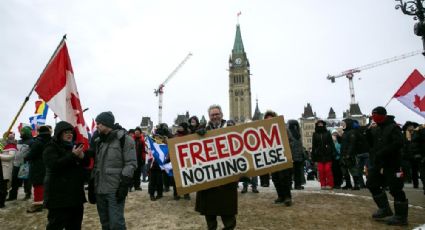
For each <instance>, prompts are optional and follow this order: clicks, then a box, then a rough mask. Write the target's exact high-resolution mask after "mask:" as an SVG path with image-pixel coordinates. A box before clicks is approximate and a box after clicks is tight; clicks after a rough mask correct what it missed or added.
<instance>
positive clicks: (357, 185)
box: [352, 176, 360, 190]
mask: <svg viewBox="0 0 425 230" xmlns="http://www.w3.org/2000/svg"><path fill="white" fill-rule="evenodd" d="M353 180H354V187H353V188H352V190H360V185H359V184H360V183H359V182H360V178H359V177H358V176H353Z"/></svg>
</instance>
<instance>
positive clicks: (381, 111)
mask: <svg viewBox="0 0 425 230" xmlns="http://www.w3.org/2000/svg"><path fill="white" fill-rule="evenodd" d="M373 113H376V114H379V115H387V110H386V109H385V108H384V107H382V106H378V107H376V108H374V109H373V110H372V114H373Z"/></svg>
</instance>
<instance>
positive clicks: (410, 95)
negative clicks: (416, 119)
mask: <svg viewBox="0 0 425 230" xmlns="http://www.w3.org/2000/svg"><path fill="white" fill-rule="evenodd" d="M393 98H396V99H397V100H398V101H400V102H401V103H402V104H403V105H405V106H406V107H407V108H409V109H410V110H412V111H413V112H415V113H417V114H419V115H420V116H422V117H425V78H424V76H423V75H422V74H421V73H420V72H419V71H418V70H417V69H415V70H414V71H413V72H412V73H411V74H410V76H409V77H408V78H407V80H406V81H405V82H404V83H403V85H402V86H401V87H400V89H399V90H398V91H397V92H396V93H395V94H394V96H393Z"/></svg>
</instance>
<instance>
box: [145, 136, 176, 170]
mask: <svg viewBox="0 0 425 230" xmlns="http://www.w3.org/2000/svg"><path fill="white" fill-rule="evenodd" d="M147 139H148V146H149V149H150V150H151V151H152V156H153V158H154V160H155V161H156V162H158V165H159V167H160V168H161V169H162V170H165V172H167V174H168V175H169V176H173V168H172V166H171V162H168V163H165V159H166V158H167V156H168V145H166V144H158V143H156V142H155V141H153V140H152V138H151V137H147Z"/></svg>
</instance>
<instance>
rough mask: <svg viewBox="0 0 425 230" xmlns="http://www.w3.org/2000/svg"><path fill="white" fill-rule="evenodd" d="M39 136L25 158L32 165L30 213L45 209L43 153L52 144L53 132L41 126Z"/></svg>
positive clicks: (28, 210)
mask: <svg viewBox="0 0 425 230" xmlns="http://www.w3.org/2000/svg"><path fill="white" fill-rule="evenodd" d="M37 131H38V135H37V137H36V138H34V143H33V144H32V145H31V149H30V151H29V153H28V155H27V156H26V157H25V158H24V160H25V161H28V162H29V164H30V170H29V175H28V176H29V178H28V179H29V180H30V183H31V184H32V187H33V189H34V203H33V204H32V205H31V206H30V207H29V208H28V209H27V212H28V213H33V212H40V211H42V209H43V190H44V189H43V183H44V176H45V174H46V168H45V166H44V163H43V151H44V149H45V147H46V145H47V143H49V142H50V139H51V132H50V129H49V128H48V127H47V126H40V127H39V128H38V129H37Z"/></svg>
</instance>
